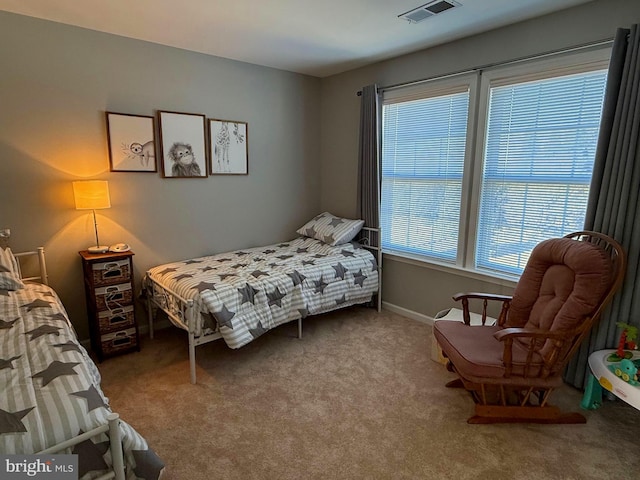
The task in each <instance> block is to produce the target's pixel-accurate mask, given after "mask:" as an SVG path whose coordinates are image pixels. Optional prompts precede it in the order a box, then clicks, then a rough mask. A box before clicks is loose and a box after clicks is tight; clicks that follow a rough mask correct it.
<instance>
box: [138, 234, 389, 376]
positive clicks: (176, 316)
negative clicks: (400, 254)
mask: <svg viewBox="0 0 640 480" xmlns="http://www.w3.org/2000/svg"><path fill="white" fill-rule="evenodd" d="M379 241H380V229H379V228H370V227H363V228H362V231H361V233H360V236H359V237H358V242H360V243H361V245H362V246H363V247H364V248H366V249H368V250H372V251H373V252H374V253H375V255H376V261H377V265H378V293H377V294H376V297H377V298H376V302H375V304H376V308H377V310H378V312H380V310H381V309H382V249H381V248H380V243H379ZM147 281H148V282H150V287H151V289H152V292H151V293H149V292H148V291H147V292H146V297H147V316H148V319H149V338H151V339H153V322H154V316H155V315H154V308H153V307H154V306H155V307H157V308H159V309H160V310H162V311H163V312H164V313H165V314H166V315H167V317H168V318H169V321H170V322H171V323H172V324H174V325H175V326H176V327H178V328H180V329H182V330H186V331H187V333H188V335H189V377H190V380H191V383H192V384H194V385H195V383H196V347H197V346H200V345H204V344H205V343H209V342H213V341H215V340H219V339H221V338H222V335H221V334H220V331H219V330H218V329H217V325H216V330H215V331H214V332H213V333H210V334H208V335H201V336H198V337H196V336H195V335H194V334H193V332H191V331H189V327H188V325H187V324H186V323H185V321H184V320H183V319H185V318H188V315H191V314H192V313H191V310H192V309H193V300H192V299H186V298H183V297H182V296H180V295H178V294H177V293H176V292H174V291H173V290H171V289H169V288H167V287H164V286H161V285H159V284H158V283H157V282H155V281H154V280H153V279H152V278H151V277H150V276H149V275H147ZM157 297H160V298H161V299H160V300H158V299H157ZM170 300H172V301H171V303H173V304H175V303H177V305H178V306H177V308H176V310H177V313H174V312H173V311H170V309H169V308H165V305H169V303H170ZM298 338H302V318H299V319H298Z"/></svg>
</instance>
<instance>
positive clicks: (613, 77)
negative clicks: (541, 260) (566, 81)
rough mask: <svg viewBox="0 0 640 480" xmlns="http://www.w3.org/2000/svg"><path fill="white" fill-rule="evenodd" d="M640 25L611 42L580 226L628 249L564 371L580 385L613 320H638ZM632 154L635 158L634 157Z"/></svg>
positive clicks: (608, 343)
mask: <svg viewBox="0 0 640 480" xmlns="http://www.w3.org/2000/svg"><path fill="white" fill-rule="evenodd" d="M639 55H640V31H639V25H634V26H632V27H631V29H630V30H627V29H618V31H617V32H616V37H615V40H614V44H613V52H612V56H611V61H610V64H609V73H608V77H607V87H606V92H605V100H604V107H603V113H602V122H601V126H600V135H599V137H598V147H597V150H596V158H595V164H594V170H593V179H592V181H591V190H590V192H589V202H588V204H587V214H586V220H585V229H587V230H595V231H598V232H602V233H605V234H607V235H609V236H611V237H613V238H615V239H616V240H617V241H618V242H620V244H621V245H622V246H623V247H624V249H625V251H626V252H627V257H628V258H627V273H626V276H625V280H624V283H623V284H622V288H621V289H620V291H619V292H618V293H617V294H616V295H615V296H614V298H613V301H612V302H611V304H610V306H609V308H608V309H607V310H606V311H605V313H604V314H603V315H602V318H601V319H600V323H599V324H598V325H597V326H596V327H595V328H594V329H593V330H592V332H591V336H590V337H589V338H588V339H585V341H584V343H583V344H582V345H581V347H580V349H579V350H578V353H577V354H576V356H575V357H573V359H572V361H571V362H570V363H569V365H568V366H567V369H566V371H565V381H567V382H568V383H570V384H572V385H574V386H575V387H578V388H582V387H584V385H585V383H586V378H587V373H588V371H589V366H588V363H587V359H588V357H589V354H590V353H591V352H594V351H596V350H602V349H603V348H615V347H616V346H617V343H618V339H619V336H620V330H619V328H618V327H617V326H616V322H624V323H629V324H634V325H636V326H640V277H638V267H639V266H640V221H636V218H637V215H638V211H639V209H640V198H639V195H638V193H639V192H640V142H639V140H638V135H639V134H640V57H639ZM636 160H637V161H636Z"/></svg>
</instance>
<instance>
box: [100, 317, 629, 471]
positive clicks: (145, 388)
mask: <svg viewBox="0 0 640 480" xmlns="http://www.w3.org/2000/svg"><path fill="white" fill-rule="evenodd" d="M296 335H297V324H296V323H295V322H294V323H291V324H287V325H283V326H281V327H279V328H277V329H275V330H272V331H270V332H267V333H266V334H265V335H263V336H262V337H260V338H259V339H257V340H255V341H254V342H252V343H250V344H249V345H247V346H245V347H243V348H241V349H239V350H231V349H229V348H228V347H227V346H226V344H225V343H224V341H223V340H219V341H217V342H213V343H210V344H207V345H203V346H200V347H197V348H196V357H197V375H198V383H197V384H196V385H191V384H190V383H189V362H188V354H187V336H186V332H184V331H182V330H179V329H176V328H173V327H171V328H168V329H164V330H162V331H159V332H157V335H156V338H155V339H154V340H149V339H148V338H143V343H142V349H141V352H139V353H132V354H128V355H124V356H121V357H116V358H113V359H110V360H107V361H105V362H103V363H101V364H99V368H100V371H101V373H102V376H103V383H102V385H103V389H104V391H105V394H106V395H107V396H108V397H109V398H110V401H111V406H112V408H113V410H114V411H116V412H118V413H119V414H120V415H121V416H122V418H123V419H124V420H126V421H127V422H129V423H130V424H131V425H132V426H133V427H134V428H136V429H137V430H138V431H139V432H140V433H141V434H143V435H144V436H145V438H146V439H147V441H148V442H149V444H150V446H151V447H152V448H153V449H154V450H155V451H156V452H157V453H158V454H159V455H160V456H161V457H162V458H163V460H164V461H165V463H166V465H167V472H166V476H165V477H164V478H165V479H170V480H182V479H185V480H186V479H189V480H199V479H211V478H219V479H225V480H232V479H260V480H262V479H274V480H275V479H278V480H287V479H292V480H293V479H296V480H297V479H449V478H451V479H453V478H455V479H484V478H487V479H535V480H541V479H563V480H565V479H576V480H585V479H594V480H595V479H598V480H602V479H609V478H610V479H616V480H618V479H620V478H630V477H633V475H634V474H633V472H638V471H640V455H639V452H640V412H638V411H637V410H635V409H633V408H632V407H630V406H628V405H626V404H625V403H624V402H621V401H615V402H606V403H605V404H604V405H603V406H602V407H601V408H600V409H599V410H595V411H582V413H583V414H584V415H585V416H586V417H587V424H586V425H517V424H511V425H468V424H467V423H466V419H467V418H468V417H469V416H470V415H471V414H472V410H473V402H472V400H471V398H470V397H469V396H468V394H467V393H466V392H464V391H463V390H457V389H447V388H445V387H444V384H445V383H446V382H447V381H448V380H450V379H452V378H454V376H453V374H451V373H449V372H447V371H446V369H445V368H444V367H443V366H442V365H441V364H438V363H436V362H433V361H432V360H431V359H430V345H431V327H429V326H428V325H425V324H423V323H420V322H416V321H413V320H409V319H407V318H404V317H401V316H399V315H396V314H393V313H390V312H386V311H383V312H382V313H377V312H376V311H375V310H373V309H368V308H362V307H353V308H349V309H345V310H342V311H339V312H333V313H329V314H325V315H320V316H317V317H309V318H307V319H306V320H305V321H304V334H303V338H302V339H300V340H299V339H297V338H296ZM580 400H581V393H580V392H578V391H577V390H574V389H572V388H570V387H566V388H563V389H561V390H560V391H558V392H555V393H554V394H553V396H552V403H553V404H556V405H559V406H561V407H563V408H564V409H567V410H572V411H579V410H580Z"/></svg>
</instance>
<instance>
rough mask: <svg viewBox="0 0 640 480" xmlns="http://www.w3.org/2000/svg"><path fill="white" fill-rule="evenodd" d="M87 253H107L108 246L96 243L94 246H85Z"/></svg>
mask: <svg viewBox="0 0 640 480" xmlns="http://www.w3.org/2000/svg"><path fill="white" fill-rule="evenodd" d="M87 251H88V252H89V253H107V252H108V251H109V247H107V246H104V245H96V246H94V247H89V248H87Z"/></svg>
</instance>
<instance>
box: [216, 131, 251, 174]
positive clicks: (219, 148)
mask: <svg viewBox="0 0 640 480" xmlns="http://www.w3.org/2000/svg"><path fill="white" fill-rule="evenodd" d="M248 134H249V132H248V131H247V123H246V122H238V121H236V120H218V119H215V118H211V119H209V140H210V141H211V163H210V170H209V172H210V173H211V175H247V174H248V173H249V146H248V143H249V138H248Z"/></svg>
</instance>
